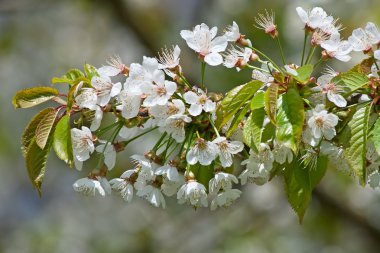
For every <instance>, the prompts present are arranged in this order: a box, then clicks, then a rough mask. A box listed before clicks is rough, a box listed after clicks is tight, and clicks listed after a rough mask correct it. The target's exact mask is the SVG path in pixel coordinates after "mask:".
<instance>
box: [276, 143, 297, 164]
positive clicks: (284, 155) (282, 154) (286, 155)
mask: <svg viewBox="0 0 380 253" xmlns="http://www.w3.org/2000/svg"><path fill="white" fill-rule="evenodd" d="M273 157H274V160H275V161H276V162H278V163H279V164H284V163H285V162H288V163H291V162H292V161H293V152H292V150H291V149H290V148H289V147H288V146H286V145H284V144H280V143H278V142H275V143H274V148H273Z"/></svg>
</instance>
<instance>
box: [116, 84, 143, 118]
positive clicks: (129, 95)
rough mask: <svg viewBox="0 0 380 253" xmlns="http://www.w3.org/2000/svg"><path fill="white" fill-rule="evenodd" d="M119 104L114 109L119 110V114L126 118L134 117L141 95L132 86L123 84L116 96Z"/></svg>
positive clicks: (137, 110) (136, 113)
mask: <svg viewBox="0 0 380 253" xmlns="http://www.w3.org/2000/svg"><path fill="white" fill-rule="evenodd" d="M117 99H118V102H119V103H120V105H117V106H116V109H118V110H121V115H122V116H123V117H124V118H126V119H131V118H134V117H136V116H137V115H138V113H139V110H140V105H141V96H140V95H139V94H138V91H137V90H136V89H134V88H133V87H132V86H130V85H128V84H125V86H124V90H122V91H121V92H120V94H119V96H118V98H117Z"/></svg>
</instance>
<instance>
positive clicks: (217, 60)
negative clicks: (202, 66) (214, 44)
mask: <svg viewBox="0 0 380 253" xmlns="http://www.w3.org/2000/svg"><path fill="white" fill-rule="evenodd" d="M204 61H205V62H206V63H207V64H208V65H210V66H217V65H220V64H222V63H223V57H222V56H221V55H220V54H219V53H210V54H207V55H206V56H205V58H204Z"/></svg>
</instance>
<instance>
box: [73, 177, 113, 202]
mask: <svg viewBox="0 0 380 253" xmlns="http://www.w3.org/2000/svg"><path fill="white" fill-rule="evenodd" d="M73 188H74V190H75V191H76V192H79V193H82V194H84V195H86V196H93V197H95V196H102V197H104V196H106V195H108V194H110V193H111V187H110V185H109V183H108V181H107V179H105V178H104V177H96V178H95V179H91V178H87V177H85V178H81V179H78V180H77V181H75V183H74V184H73Z"/></svg>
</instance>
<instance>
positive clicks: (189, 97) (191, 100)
mask: <svg viewBox="0 0 380 253" xmlns="http://www.w3.org/2000/svg"><path fill="white" fill-rule="evenodd" d="M197 92H198V94H200V95H198V94H197V93H195V92H193V91H188V92H186V93H185V95H184V96H183V98H184V99H185V101H186V103H188V104H190V108H189V109H188V111H189V113H190V115H191V116H198V115H199V114H201V113H202V110H204V111H205V112H212V111H214V110H215V107H216V104H215V102H213V101H211V99H209V98H208V97H207V95H206V93H205V92H204V91H203V90H201V89H198V90H197Z"/></svg>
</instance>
